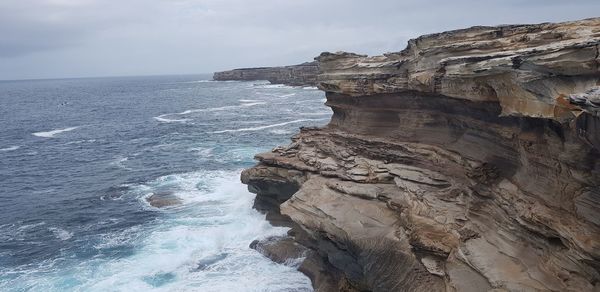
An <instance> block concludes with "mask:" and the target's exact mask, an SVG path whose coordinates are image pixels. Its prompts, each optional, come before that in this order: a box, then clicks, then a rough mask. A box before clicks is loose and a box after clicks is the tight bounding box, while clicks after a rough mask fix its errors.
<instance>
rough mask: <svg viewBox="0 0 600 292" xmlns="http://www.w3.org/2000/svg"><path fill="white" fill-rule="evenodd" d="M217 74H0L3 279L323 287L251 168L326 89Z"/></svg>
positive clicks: (80, 287) (33, 285)
mask: <svg viewBox="0 0 600 292" xmlns="http://www.w3.org/2000/svg"><path fill="white" fill-rule="evenodd" d="M209 79H210V76H208V75H197V76H191V75H190V76H160V77H158V76H156V77H120V78H87V79H57V80H27V81H0V124H1V125H2V127H1V128H0V291H312V288H311V285H310V280H309V279H308V278H307V277H306V276H304V275H303V274H301V273H300V272H298V271H297V270H296V267H294V266H286V265H280V264H276V263H273V262H271V261H270V260H269V259H267V258H265V257H264V256H262V255H261V254H259V253H258V252H256V251H254V250H252V249H250V248H249V247H248V245H249V244H250V243H251V242H252V241H253V240H255V239H260V238H265V237H268V236H273V235H282V234H285V233H286V231H287V229H286V228H283V227H273V226H271V225H270V224H269V223H268V222H267V221H266V220H265V216H264V215H263V214H260V213H259V212H257V211H256V210H254V209H252V204H253V200H254V195H253V194H251V193H249V192H248V191H247V188H246V186H245V185H243V184H241V183H240V179H239V175H240V172H241V170H242V169H244V168H247V167H250V166H252V165H254V163H255V161H254V160H253V156H254V154H256V153H259V152H264V151H268V150H270V149H271V148H273V147H275V146H277V145H281V144H287V143H289V137H290V136H291V135H292V134H293V133H295V132H297V130H298V127H300V126H320V125H324V124H326V123H327V121H328V120H329V118H330V116H331V111H330V110H329V109H328V108H327V107H325V106H324V105H323V103H324V101H325V99H324V94H323V93H322V92H320V91H318V90H317V89H316V88H311V87H304V88H302V87H288V86H283V85H271V84H269V83H268V82H213V81H210V80H209ZM156 194H158V195H164V196H166V197H168V198H171V199H173V200H174V201H175V202H177V203H178V204H176V205H172V206H168V207H164V208H156V207H153V206H152V205H150V204H149V203H148V200H147V198H149V197H151V196H153V195H156Z"/></svg>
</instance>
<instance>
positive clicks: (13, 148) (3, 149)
mask: <svg viewBox="0 0 600 292" xmlns="http://www.w3.org/2000/svg"><path fill="white" fill-rule="evenodd" d="M19 148H21V146H10V147H6V148H0V152H8V151H15V150H17V149H19Z"/></svg>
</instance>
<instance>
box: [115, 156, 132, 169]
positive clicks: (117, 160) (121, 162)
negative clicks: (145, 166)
mask: <svg viewBox="0 0 600 292" xmlns="http://www.w3.org/2000/svg"><path fill="white" fill-rule="evenodd" d="M128 160H129V157H126V156H125V157H124V156H117V157H116V158H115V160H113V161H112V162H111V163H110V165H114V166H116V167H119V168H122V169H126V170H131V168H129V167H127V166H126V165H125V163H126V162H127V161H128Z"/></svg>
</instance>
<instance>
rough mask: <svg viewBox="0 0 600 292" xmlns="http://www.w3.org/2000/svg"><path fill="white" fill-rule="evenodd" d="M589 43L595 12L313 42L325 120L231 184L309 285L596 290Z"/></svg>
mask: <svg viewBox="0 0 600 292" xmlns="http://www.w3.org/2000/svg"><path fill="white" fill-rule="evenodd" d="M599 47H600V18H595V19H586V20H581V21H575V22H565V23H545V24H538V25H510V26H499V27H472V28H468V29H463V30H456V31H449V32H444V33H439V34H432V35H426V36H422V37H419V38H417V39H413V40H411V41H409V44H408V47H407V48H406V49H405V50H403V51H401V52H398V53H390V54H385V55H383V56H374V57H367V56H362V55H356V54H352V53H343V52H342V53H323V54H321V55H320V56H319V57H317V58H316V60H317V61H318V62H319V66H320V70H321V73H320V75H319V77H318V80H319V82H318V86H319V88H320V89H322V90H324V91H325V92H326V96H327V103H326V105H327V106H329V107H331V108H332V109H333V112H334V113H333V117H332V119H331V122H330V123H329V124H328V125H327V126H326V127H323V128H304V129H301V131H300V133H299V134H297V135H295V136H294V137H293V138H292V143H291V144H290V145H288V146H286V147H278V148H276V149H274V150H273V151H272V152H269V153H263V154H259V155H257V156H256V158H257V159H258V160H259V163H258V165H257V166H255V167H253V168H250V169H248V170H245V171H244V172H243V173H242V181H243V182H244V183H246V184H248V186H249V190H250V191H252V192H255V193H256V194H257V200H260V201H270V202H271V203H272V204H273V206H274V207H273V211H272V212H275V213H278V212H281V214H282V215H280V216H279V217H278V218H279V220H281V217H285V216H288V218H289V219H290V224H297V226H298V227H295V228H296V229H299V230H301V231H302V232H294V233H293V234H292V235H293V236H295V237H296V239H297V242H298V243H300V244H302V245H303V246H305V247H307V248H308V249H309V250H310V251H312V252H313V253H314V255H316V256H317V257H319V258H320V259H321V260H322V261H323V264H320V266H319V267H321V268H315V269H313V270H319V271H321V274H327V273H329V274H330V275H332V276H331V277H329V278H327V279H326V281H329V282H328V284H327V285H323V283H319V285H315V287H316V290H318V291H331V290H332V289H333V290H335V289H337V290H340V291H474V292H475V291H477V292H479V291H600V114H599V110H598V108H599V105H600V98H599V96H598V94H599V92H600V89H599V87H598V86H600V58H599V55H600V48H599ZM279 203H282V204H281V205H280V206H279V205H278V204H279ZM269 244H271V245H272V242H270V243H269ZM279 262H282V260H281V259H280V260H279ZM326 265H329V266H326ZM307 274H309V275H310V276H311V277H312V278H313V280H314V279H315V277H314V274H310V273H307ZM321 278H323V277H321ZM339 283H343V285H342V284H339ZM338 284H339V285H338ZM319 287H328V288H319ZM331 287H337V288H331ZM327 289H329V290H327Z"/></svg>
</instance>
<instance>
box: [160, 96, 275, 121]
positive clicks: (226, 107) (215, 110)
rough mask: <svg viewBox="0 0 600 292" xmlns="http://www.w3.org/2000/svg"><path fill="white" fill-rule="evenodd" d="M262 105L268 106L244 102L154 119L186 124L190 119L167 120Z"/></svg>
mask: <svg viewBox="0 0 600 292" xmlns="http://www.w3.org/2000/svg"><path fill="white" fill-rule="evenodd" d="M261 104H266V102H262V101H256V102H244V103H242V104H239V105H226V106H220V107H211V108H199V109H189V110H185V111H182V112H178V113H167V114H162V115H160V116H157V117H154V119H155V120H157V121H160V122H165V123H173V122H186V121H189V120H190V119H187V118H186V119H170V118H167V117H169V116H183V115H189V114H193V113H201V112H218V111H226V110H232V109H237V108H245V107H251V106H255V105H261Z"/></svg>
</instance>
